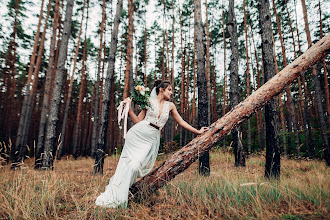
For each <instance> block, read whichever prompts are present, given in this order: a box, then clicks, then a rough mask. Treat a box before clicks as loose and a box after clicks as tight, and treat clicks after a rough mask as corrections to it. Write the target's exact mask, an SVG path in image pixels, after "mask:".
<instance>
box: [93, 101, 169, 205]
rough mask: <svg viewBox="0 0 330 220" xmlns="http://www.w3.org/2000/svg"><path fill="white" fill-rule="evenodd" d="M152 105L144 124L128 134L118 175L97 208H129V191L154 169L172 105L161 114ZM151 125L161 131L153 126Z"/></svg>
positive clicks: (117, 169) (98, 201)
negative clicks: (161, 133) (161, 134)
mask: <svg viewBox="0 0 330 220" xmlns="http://www.w3.org/2000/svg"><path fill="white" fill-rule="evenodd" d="M150 103H151V107H152V108H147V113H146V116H145V118H144V120H142V121H140V122H139V123H137V124H135V125H134V126H133V127H132V128H131V129H130V130H129V131H128V132H127V136H126V140H125V145H124V148H123V151H122V154H121V156H120V159H119V162H118V165H117V168H116V172H115V174H114V175H113V176H112V177H111V179H110V182H109V185H107V186H106V188H105V191H104V192H103V193H101V195H99V196H98V197H97V199H96V201H95V204H96V205H97V206H102V207H109V208H110V207H111V208H115V207H118V206H121V207H124V208H125V207H127V201H128V193H129V188H130V187H131V186H132V185H133V184H134V183H135V181H136V179H137V178H139V177H143V176H145V175H147V174H148V173H149V172H150V171H151V169H152V167H153V166H154V163H155V160H156V157H157V154H158V149H159V143H160V131H161V129H162V128H163V127H164V125H165V124H166V122H167V120H168V117H169V102H168V101H165V102H164V105H163V111H162V112H160V111H161V110H160V108H159V104H158V101H157V99H151V100H150ZM160 113H161V114H160ZM150 123H152V124H154V125H156V126H158V127H159V128H160V129H157V128H155V127H153V126H151V125H150Z"/></svg>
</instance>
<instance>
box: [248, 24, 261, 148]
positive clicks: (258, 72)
mask: <svg viewBox="0 0 330 220" xmlns="http://www.w3.org/2000/svg"><path fill="white" fill-rule="evenodd" d="M250 27H251V35H252V43H253V48H254V57H255V59H256V63H257V89H259V88H260V86H261V79H260V78H261V76H260V68H259V59H258V55H257V49H256V46H255V43H254V36H253V29H252V24H250ZM262 121H263V120H262V112H261V110H259V111H258V112H257V129H258V143H259V150H263V149H264V148H265V146H264V137H263V122H262Z"/></svg>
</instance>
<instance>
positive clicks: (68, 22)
mask: <svg viewBox="0 0 330 220" xmlns="http://www.w3.org/2000/svg"><path fill="white" fill-rule="evenodd" d="M73 5H74V0H67V6H66V12H65V13H66V15H65V20H64V26H63V35H62V36H63V37H62V40H61V43H60V46H59V55H58V61H57V66H56V75H55V81H54V88H53V94H52V100H51V103H50V109H49V117H48V120H47V130H46V139H45V149H44V153H43V157H42V158H43V159H42V169H49V168H50V169H52V168H53V159H54V155H53V152H54V149H55V143H56V134H57V133H56V130H57V122H58V120H59V117H58V114H59V110H60V102H61V94H62V88H63V81H64V75H65V72H66V69H65V63H66V59H67V51H68V43H69V38H70V33H71V26H72V11H73Z"/></svg>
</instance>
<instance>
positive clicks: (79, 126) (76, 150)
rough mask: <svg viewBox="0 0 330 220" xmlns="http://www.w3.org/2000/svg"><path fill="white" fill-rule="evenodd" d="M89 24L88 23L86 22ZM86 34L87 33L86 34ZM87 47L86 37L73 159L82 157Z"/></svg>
mask: <svg viewBox="0 0 330 220" xmlns="http://www.w3.org/2000/svg"><path fill="white" fill-rule="evenodd" d="M86 23H87V22H86ZM86 26H87V25H86ZM85 33H86V32H85ZM86 47H87V38H86V36H85V41H84V49H83V58H82V68H81V77H80V87H79V99H78V109H77V115H76V116H77V117H76V121H75V124H74V129H73V152H72V155H73V158H74V159H77V157H78V156H79V155H80V153H81V152H80V151H79V149H80V148H81V145H80V143H81V142H80V141H78V140H79V139H80V138H81V135H82V114H83V112H82V111H83V109H82V108H83V99H84V89H85V79H86V73H85V71H86V65H85V61H86V58H87V54H86Z"/></svg>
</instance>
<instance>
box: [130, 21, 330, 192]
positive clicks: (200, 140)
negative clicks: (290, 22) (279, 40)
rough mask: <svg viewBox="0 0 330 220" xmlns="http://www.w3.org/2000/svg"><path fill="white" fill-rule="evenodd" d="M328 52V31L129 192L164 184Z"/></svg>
mask: <svg viewBox="0 0 330 220" xmlns="http://www.w3.org/2000/svg"><path fill="white" fill-rule="evenodd" d="M269 19H270V16H269ZM270 27H271V26H270ZM329 52H330V34H328V35H327V36H326V37H324V38H323V39H321V40H320V41H319V42H317V43H316V44H315V45H314V46H312V47H311V48H310V49H308V50H307V51H306V52H305V53H304V54H303V55H302V56H300V57H299V58H297V59H296V60H295V61H293V62H292V63H291V64H290V65H288V66H287V67H286V68H284V69H283V70H282V71H281V72H280V73H278V74H277V75H275V76H274V77H273V78H272V79H270V80H268V82H266V83H265V84H264V85H263V86H262V87H261V88H259V89H258V90H256V91H255V92H254V93H252V94H251V95H250V96H249V97H247V98H246V99H245V100H244V101H242V102H241V103H239V104H238V105H237V106H235V107H234V108H233V109H232V110H231V111H229V112H228V113H227V114H226V115H224V116H223V117H222V118H220V119H219V120H218V121H216V122H214V123H213V124H212V125H210V127H209V130H208V131H207V132H205V133H204V134H202V135H200V136H198V137H196V138H195V139H193V140H192V141H191V142H190V143H188V144H187V145H186V146H184V147H183V148H182V149H181V150H179V151H178V152H176V153H174V154H173V155H172V156H170V157H169V158H168V159H167V160H166V161H165V162H164V163H163V164H161V165H160V166H159V167H157V168H156V169H154V170H153V171H152V172H151V173H150V174H149V175H147V176H145V177H144V178H142V179H141V180H139V181H138V182H136V183H135V184H134V185H133V186H132V187H131V188H130V191H131V193H132V194H133V195H134V196H135V198H141V197H143V195H146V194H145V193H152V192H154V191H156V190H157V189H158V188H160V187H162V186H163V185H165V184H166V183H167V182H168V181H170V180H171V179H173V178H174V177H175V176H176V175H177V174H179V173H181V172H183V171H184V170H186V169H187V168H188V167H189V166H190V165H191V164H192V163H193V162H194V161H195V160H196V159H197V158H198V156H199V155H201V154H203V153H204V152H206V151H209V150H210V149H211V148H212V147H213V146H215V145H216V144H217V143H218V141H219V140H221V139H223V138H224V137H225V136H226V135H229V134H230V133H231V132H232V131H233V130H234V129H235V127H237V126H239V125H240V124H241V123H243V122H244V121H246V120H247V119H248V118H249V117H251V116H252V114H253V113H255V112H257V111H258V110H259V109H261V108H262V107H263V106H264V105H266V103H269V101H271V100H272V99H273V97H274V96H276V95H278V94H280V93H281V92H282V91H283V90H284V89H285V88H286V87H287V86H288V85H290V83H292V82H293V81H294V80H295V79H296V78H297V77H298V76H299V75H300V74H301V73H302V72H304V71H305V70H307V68H308V67H309V66H311V65H313V64H314V63H316V62H317V61H318V60H320V59H321V58H322V57H324V56H325V55H327V54H328V53H329Z"/></svg>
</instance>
